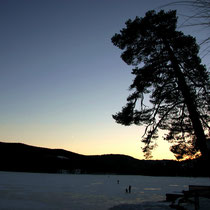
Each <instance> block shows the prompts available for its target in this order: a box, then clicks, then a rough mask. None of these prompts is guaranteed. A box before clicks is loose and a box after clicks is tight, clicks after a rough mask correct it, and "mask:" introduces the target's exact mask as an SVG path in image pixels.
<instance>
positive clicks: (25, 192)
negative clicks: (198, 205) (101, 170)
mask: <svg viewBox="0 0 210 210" xmlns="http://www.w3.org/2000/svg"><path fill="white" fill-rule="evenodd" d="M118 180H119V184H118ZM191 184H198V185H210V178H190V177H152V176H126V175H78V174H77V175H73V174H41V173H16V172H0V209H52V210H54V209H55V210H57V209H59V210H67V209H68V210H107V209H113V210H115V209H116V210H117V209H145V210H146V209H169V207H168V203H164V202H161V203H160V202H159V201H164V200H165V194H166V193H172V192H173V193H174V192H181V191H182V190H187V189H188V185H191ZM129 185H131V186H132V188H131V193H130V194H129V193H126V192H125V189H126V188H128V186H129Z"/></svg>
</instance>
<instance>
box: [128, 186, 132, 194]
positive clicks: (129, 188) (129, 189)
mask: <svg viewBox="0 0 210 210" xmlns="http://www.w3.org/2000/svg"><path fill="white" fill-rule="evenodd" d="M128 192H129V193H131V185H129V187H128Z"/></svg>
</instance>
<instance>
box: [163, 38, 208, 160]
mask: <svg viewBox="0 0 210 210" xmlns="http://www.w3.org/2000/svg"><path fill="white" fill-rule="evenodd" d="M164 43H165V45H166V49H167V51H168V53H169V56H170V60H171V64H172V66H173V69H174V72H175V75H176V77H177V80H178V87H179V89H180V91H181V92H182V95H183V97H184V100H185V103H186V105H187V109H188V112H189V117H190V120H191V122H192V126H193V129H194V132H195V136H196V144H197V146H198V148H199V149H200V152H201V154H202V157H203V158H205V159H206V158H207V157H208V149H207V144H206V136H205V133H204V129H203V126H202V123H201V121H200V116H199V113H198V111H197V107H196V104H195V101H194V100H193V98H192V96H191V93H190V90H189V87H188V85H187V83H186V80H185V77H184V75H183V73H182V71H181V69H180V67H179V64H178V61H177V59H176V57H175V56H174V53H173V50H172V49H171V47H170V45H169V43H168V42H167V41H166V40H164Z"/></svg>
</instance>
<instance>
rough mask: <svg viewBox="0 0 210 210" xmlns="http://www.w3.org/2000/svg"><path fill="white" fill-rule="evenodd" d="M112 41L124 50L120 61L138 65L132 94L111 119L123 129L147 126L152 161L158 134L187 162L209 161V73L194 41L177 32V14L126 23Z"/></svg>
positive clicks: (150, 14)
mask: <svg viewBox="0 0 210 210" xmlns="http://www.w3.org/2000/svg"><path fill="white" fill-rule="evenodd" d="M125 24H126V27H125V28H123V29H122V30H121V31H120V33H119V34H115V35H114V36H113V37H112V42H113V44H114V45H115V46H117V47H119V48H120V49H121V50H123V53H122V54H121V58H122V59H123V60H124V61H125V62H126V63H127V64H128V65H132V66H134V68H133V69H132V74H133V75H134V76H135V78H134V80H133V83H132V84H131V86H130V90H131V91H132V93H131V94H130V95H129V96H128V98H127V104H126V106H124V107H123V108H122V111H121V112H118V113H116V114H115V115H113V118H114V119H115V120H116V122H117V123H120V124H123V125H131V124H136V125H140V126H141V125H144V126H145V133H144V135H143V137H142V142H144V143H145V146H144V148H143V152H144V154H145V156H146V158H148V157H150V155H151V150H152V149H153V148H154V145H155V144H156V140H157V138H158V130H159V129H161V130H165V131H166V135H165V137H164V138H165V139H166V140H168V141H170V142H173V146H172V147H171V151H172V152H173V153H174V154H175V156H176V157H177V158H178V159H179V158H183V157H186V156H193V155H195V154H198V153H200V154H201V155H202V156H203V157H207V156H208V149H207V144H206V139H207V136H209V122H210V117H209V112H210V96H209V90H210V88H209V72H208V71H207V69H206V68H205V66H204V65H202V64H201V59H200V58H199V56H198V52H199V47H198V45H197V44H196V40H195V38H193V37H192V36H186V35H184V34H183V33H182V32H181V31H177V30H176V24H177V17H176V11H169V12H164V11H163V10H161V11H160V12H158V13H156V12H155V11H149V12H147V13H146V15H145V17H144V18H139V17H136V18H135V19H134V20H133V21H132V20H128V21H127V22H126V23H125Z"/></svg>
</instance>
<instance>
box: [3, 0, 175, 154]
mask: <svg viewBox="0 0 210 210" xmlns="http://www.w3.org/2000/svg"><path fill="white" fill-rule="evenodd" d="M167 2H171V1H170V0H155V1H154V0H18V1H17V0H1V1H0V28H1V33H0V60H1V62H0V73H1V74H0V75H1V76H0V98H1V103H0V116H1V117H0V141H8V142H24V143H27V144H33V145H38V146H46V147H53V148H55V147H56V148H64V149H68V150H72V151H74V152H78V153H83V154H102V153H123V154H128V155H132V156H135V157H138V158H142V157H143V156H142V153H141V150H140V147H141V144H140V141H139V140H140V137H141V134H142V131H143V130H142V129H140V128H137V127H135V126H134V127H129V128H128V127H124V126H120V125H117V124H116V123H115V122H114V120H113V119H112V117H111V116H112V114H114V113H115V112H117V111H119V110H120V109H121V106H123V105H124V104H125V102H126V97H127V95H128V94H129V93H128V87H129V85H130V83H131V81H132V79H133V78H132V76H131V74H130V70H131V68H132V67H129V66H127V65H126V64H125V63H123V61H122V60H121V58H120V53H121V52H120V50H119V49H117V48H116V47H114V46H113V45H112V43H111V37H112V36H113V35H114V34H115V33H117V32H119V30H120V29H121V28H122V27H123V26H124V23H125V21H126V20H127V19H129V18H131V19H133V18H135V16H144V14H145V12H146V11H148V10H150V9H157V8H158V7H159V6H161V5H163V4H165V3H167ZM161 148H162V149H164V148H167V145H165V144H164V143H162V147H161ZM166 157H169V158H171V157H172V156H170V155H168V154H167V153H166V155H165V158H166ZM156 158H162V156H161V149H160V151H159V152H157V154H156Z"/></svg>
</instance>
